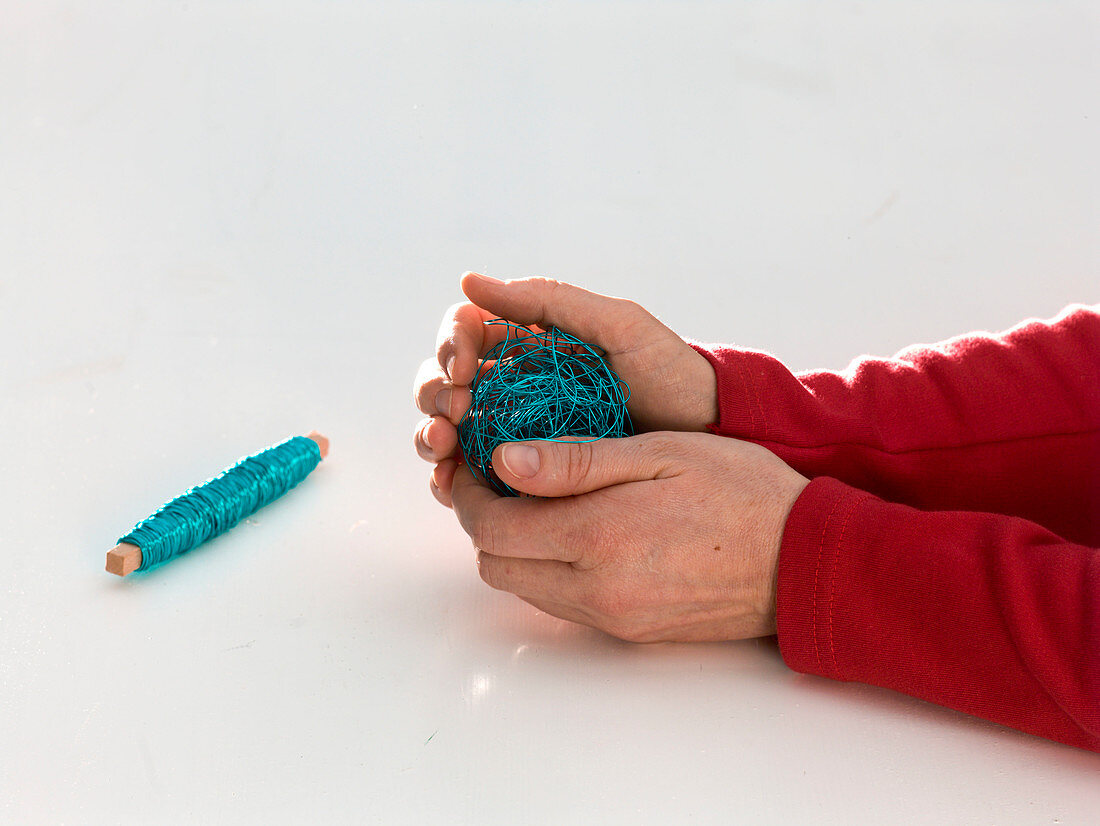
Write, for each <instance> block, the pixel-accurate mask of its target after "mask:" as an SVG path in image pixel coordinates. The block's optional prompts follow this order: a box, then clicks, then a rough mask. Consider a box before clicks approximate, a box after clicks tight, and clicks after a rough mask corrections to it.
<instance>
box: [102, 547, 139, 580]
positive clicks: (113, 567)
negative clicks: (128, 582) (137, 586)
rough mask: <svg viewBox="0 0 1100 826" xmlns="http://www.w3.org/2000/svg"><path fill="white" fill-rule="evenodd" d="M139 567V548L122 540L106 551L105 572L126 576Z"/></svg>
mask: <svg viewBox="0 0 1100 826" xmlns="http://www.w3.org/2000/svg"><path fill="white" fill-rule="evenodd" d="M140 567H141V548H139V547H138V546H137V545H130V544H129V543H126V542H123V543H122V544H121V545H115V546H114V547H113V548H111V550H109V551H107V573H109V574H118V575H119V576H126V575H127V574H132V573H133V572H134V571H136V570H137V569H138V568H140Z"/></svg>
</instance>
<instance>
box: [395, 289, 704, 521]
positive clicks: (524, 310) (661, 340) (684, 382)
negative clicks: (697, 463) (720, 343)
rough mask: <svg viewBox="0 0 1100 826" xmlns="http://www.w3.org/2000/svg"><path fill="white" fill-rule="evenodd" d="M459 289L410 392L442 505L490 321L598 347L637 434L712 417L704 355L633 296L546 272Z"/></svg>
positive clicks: (494, 337)
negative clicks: (562, 334)
mask: <svg viewBox="0 0 1100 826" xmlns="http://www.w3.org/2000/svg"><path fill="white" fill-rule="evenodd" d="M462 290H463V292H465V293H466V296H467V297H468V298H469V299H470V302H472V303H464V304H456V305H455V306H454V307H452V308H451V309H450V310H449V311H448V312H447V314H446V315H445V316H444V318H443V323H442V325H441V326H440V328H439V337H438V340H437V346H436V354H435V357H434V358H430V359H428V360H427V361H425V362H424V363H423V364H422V365H421V367H420V371H419V373H418V374H417V377H416V382H415V385H414V388H413V392H414V395H415V397H416V404H417V407H419V408H420V410H421V411H422V412H423V413H425V414H426V415H427V416H428V417H429V418H428V419H425V420H424V421H422V422H421V423H420V425H419V426H418V427H417V431H416V436H415V443H416V449H417V452H418V453H419V454H420V456H421V458H423V459H425V460H427V461H429V462H435V463H436V467H435V469H434V470H433V472H432V476H431V480H430V481H431V488H432V493H433V494H435V496H436V498H437V499H439V501H440V502H442V503H443V504H445V505H448V506H449V505H450V504H451V484H452V481H453V478H454V473H455V468H456V467H457V466H458V463H457V462H456V461H455V460H454V458H453V456H454V453H455V449H456V446H457V444H458V431H457V429H456V425H457V424H458V422H459V420H460V419H461V418H462V416H463V414H464V413H465V412H466V410H467V408H469V406H470V398H471V397H470V389H469V385H470V382H471V381H473V378H474V374H475V373H476V372H477V369H478V366H479V364H480V360H481V358H482V357H484V356H485V354H486V353H487V352H488V351H489V349H490V348H491V347H492V346H493V345H495V344H497V343H498V342H499V341H501V339H502V338H503V336H504V330H503V329H502V328H501V327H487V326H485V323H484V322H485V321H488V320H489V319H491V318H497V317H500V318H505V319H507V320H509V321H512V322H515V323H517V324H524V325H527V326H531V327H533V328H534V329H535V330H543V329H545V328H546V327H547V326H549V325H554V326H557V327H560V328H561V329H563V330H565V331H567V332H569V333H572V334H573V335H575V336H577V337H578V338H580V339H582V340H583V341H586V342H588V343H589V344H595V345H597V346H599V347H601V348H603V349H604V350H605V351H606V355H607V360H608V362H609V363H610V364H611V367H612V369H613V370H615V372H616V373H618V374H619V377H620V378H621V379H622V380H623V381H625V382H626V383H627V384H628V385H629V386H630V401H629V403H628V405H627V406H628V409H629V410H630V417H631V419H632V421H633V423H634V427H635V430H636V431H637V432H645V431H652V430H678V431H702V430H704V429H705V428H706V425H707V424H709V423H711V422H713V421H715V420H717V418H718V396H717V381H716V379H715V376H714V370H713V369H712V368H711V366H710V364H709V363H708V362H707V360H706V359H705V358H703V357H702V356H701V355H699V353H697V352H696V351H695V350H694V349H692V348H691V347H690V346H689V345H688V344H687V343H685V342H684V340H683V339H682V338H680V337H679V336H678V335H676V333H674V332H673V331H672V330H670V329H669V328H668V327H666V326H665V325H664V324H662V323H661V322H660V321H658V320H657V319H656V318H654V317H653V316H652V315H650V314H649V313H648V312H646V311H645V310H644V309H642V308H641V307H640V306H638V305H637V304H635V303H634V302H632V301H626V300H624V299H621V298H610V297H608V296H604V295H598V294H596V293H591V292H588V291H587V290H583V289H581V288H580V287H574V286H573V285H571V284H565V283H562V282H559V281H552V280H549V279H546V278H528V279H520V280H515V281H499V280H497V279H495V278H490V277H488V276H485V275H477V274H475V273H466V274H465V275H464V276H463V277H462Z"/></svg>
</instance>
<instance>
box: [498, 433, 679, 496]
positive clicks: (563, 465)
mask: <svg viewBox="0 0 1100 826" xmlns="http://www.w3.org/2000/svg"><path fill="white" fill-rule="evenodd" d="M677 436H679V434H672V433H644V434H642V435H640V436H629V437H626V438H622V439H600V440H599V441H596V442H585V441H577V442H550V441H538V442H508V443H506V444H503V445H499V446H498V447H497V448H496V450H494V451H493V470H494V472H495V473H496V474H497V476H498V477H499V478H500V480H501V481H502V482H504V483H505V484H506V485H509V486H510V487H513V488H515V489H516V490H519V491H522V492H524V493H530V494H533V495H535V496H572V495H575V494H581V493H589V492H591V491H594V490H599V489H600V488H606V487H610V486H612V485H621V484H625V483H626V482H642V481H650V480H653V479H660V478H664V477H666V476H673V475H675V474H676V473H677V472H678V469H679V466H680V462H679V460H678V459H679V457H678V454H679V452H680V451H679V450H678V446H677V444H676V439H677Z"/></svg>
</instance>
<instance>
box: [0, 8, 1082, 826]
mask: <svg viewBox="0 0 1100 826" xmlns="http://www.w3.org/2000/svg"><path fill="white" fill-rule="evenodd" d="M1098 30H1100V18H1098V13H1097V7H1096V6H1095V4H1090V3H1085V2H1081V3H1067V4H1054V5H1050V4H1046V3H1023V2H998V3H981V4H972V3H963V4H957V3H930V4H929V3H888V4H877V3H870V2H868V3H834V4H817V3H810V2H808V3H783V4H776V5H773V4H738V3H719V4H696V3H679V2H677V3H673V2H670V3H657V4H648V3H624V4H609V3H591V2H588V3H577V4H557V3H545V2H521V3H505V2H485V3H457V2H456V3H431V4H426V3H416V4H400V5H399V4H387V5H371V4H363V3H355V2H347V3H320V2H288V3H278V4H273V3H266V2H265V3H249V2H235V3H206V2H186V3H149V2H132V3H123V4H108V3H97V4H84V3H76V2H73V3H61V4H56V3H11V2H0V344H2V347H3V350H2V352H3V356H2V357H0V427H2V430H3V433H4V434H5V438H4V443H3V448H2V455H3V461H2V464H0V467H2V469H3V473H2V474H0V502H2V505H0V550H2V551H3V558H4V562H3V566H2V567H0V822H3V823H49V824H53V823H75V824H83V823H92V824H97V823H250V822H262V823H306V822H313V823H362V822H371V823H375V822H377V823H536V824H538V823H620V822H621V823H633V822H641V823H661V824H667V823H687V822H690V823H731V822H743V823H775V824H790V823H810V822H812V823H836V824H850V823H901V822H908V823H935V824H942V823H998V824H1003V823H1044V824H1045V823H1066V824H1069V823H1075V824H1084V823H1096V822H1097V820H1096V819H1097V817H1098V814H1097V813H1098V812H1100V755H1095V754H1089V753H1087V752H1084V751H1080V750H1075V749H1072V748H1069V747H1067V746H1063V745H1058V744H1055V743H1052V742H1048V741H1045V740H1041V739H1038V738H1035V737H1030V736H1027V735H1023V734H1020V733H1017V732H1013V731H1010V730H1006V729H1004V728H1002V727H999V726H995V725H992V724H990V723H987V722H983V721H981V720H977V719H973V718H969V717H965V716H963V715H961V714H957V713H955V712H952V711H948V710H944V709H940V708H937V707H935V706H932V705H929V704H926V703H922V702H919V701H916V700H913V699H910V698H907V697H904V696H901V695H898V694H895V693H892V692H889V691H886V690H883V689H878V688H872V687H868V686H860V685H855V684H840V683H834V682H830V681H827V680H824V679H819V678H815V677H807V676H802V675H798V674H795V673H794V672H792V671H790V670H789V669H788V668H787V667H786V666H785V665H784V664H783V662H782V660H781V658H780V656H779V653H778V649H777V646H776V643H775V641H774V639H772V640H761V641H748V642H741V643H728V644H708V645H654V646H636V645H629V644H625V643H621V642H618V641H616V640H613V639H610V638H608V637H605V636H603V635H601V634H599V633H597V632H595V631H592V630H589V629H586V628H581V627H578V626H573V625H570V624H566V623H563V622H560V621H558V620H555V619H553V618H550V617H547V616H545V615H542V614H539V613H537V612H536V611H535V610H534V609H532V608H530V607H528V606H527V605H525V604H524V603H522V602H520V601H519V600H517V599H515V598H513V597H510V596H508V595H506V594H502V593H498V592H495V591H492V590H490V589H489V588H488V587H486V586H485V585H484V584H483V583H482V582H481V581H480V579H479V578H478V577H477V575H476V572H475V567H474V561H473V556H474V555H473V552H472V550H471V548H470V546H469V543H468V541H467V539H466V537H465V535H464V534H462V532H461V531H460V529H459V528H458V526H457V524H456V522H455V521H454V519H453V516H452V514H451V513H450V512H449V511H445V510H444V509H442V508H440V507H439V506H437V505H436V504H435V502H434V500H433V499H432V498H431V496H430V494H429V493H428V489H427V483H426V477H427V468H426V466H424V465H423V464H422V463H421V462H419V460H417V459H416V457H415V455H414V453H413V451H412V447H411V433H412V429H413V427H414V425H415V423H416V421H417V420H418V418H419V416H418V414H417V413H416V412H415V410H414V409H413V406H412V403H411V393H410V390H411V384H412V379H413V373H414V370H415V367H416V365H417V363H418V362H419V361H420V360H421V359H422V358H424V357H426V356H427V355H428V354H429V352H430V350H431V347H432V343H433V339H434V333H435V329H436V326H437V324H438V319H439V316H440V315H441V313H442V311H443V310H444V308H445V307H446V306H447V305H448V304H450V303H452V302H453V301H456V300H458V298H459V295H458V291H457V278H458V275H459V274H460V273H461V272H462V271H463V270H465V269H477V270H481V271H485V272H488V273H491V274H494V275H498V276H504V277H511V276H520V275H534V274H551V275H554V276H557V277H559V278H563V279H567V280H571V281H575V282H577V283H580V284H583V285H585V286H587V287H589V288H591V289H595V290H598V291H601V292H606V293H612V294H618V295H628V296H631V297H633V298H636V299H638V300H639V301H641V302H642V303H643V304H645V305H646V306H648V307H650V308H651V309H652V310H653V311H655V312H656V313H657V314H659V315H660V316H661V317H662V318H663V319H664V320H665V321H666V322H667V323H669V324H670V325H671V326H673V327H674V328H675V329H677V330H678V331H680V332H681V333H683V334H684V335H688V336H692V337H695V338H698V339H704V340H724V341H735V342H738V343H741V344H745V345H751V346H755V347H762V348H766V349H770V350H771V351H773V352H775V353H777V354H778V355H780V356H781V357H782V358H784V359H785V360H786V361H787V362H788V363H789V364H790V365H791V366H792V367H794V368H810V367H835V368H839V367H843V366H844V365H845V364H846V363H847V361H848V360H849V359H850V358H851V357H853V356H855V355H857V354H859V353H863V352H870V353H876V354H883V355H886V354H889V353H891V352H893V351H895V350H897V349H898V348H900V347H902V346H904V345H906V344H910V343H913V342H917V341H934V340H938V339H940V338H943V337H946V336H949V335H952V334H955V333H960V332H965V331H967V330H970V329H976V328H986V329H1000V328H1004V327H1007V326H1009V325H1011V324H1013V323H1015V322H1016V321H1019V320H1021V319H1023V318H1025V317H1027V316H1033V315H1037V316H1050V315H1053V314H1055V313H1056V312H1057V311H1058V310H1059V309H1061V307H1062V306H1063V305H1065V304H1067V303H1069V302H1071V301H1089V302H1095V301H1097V300H1100V275H1098V267H1097V262H1098V261H1100V231H1098V229H1097V228H1098V226H1100V208H1098V203H1100V198H1098V193H1100V185H1098V184H1100V172H1098V165H1097V162H1096V151H1097V147H1098V146H1100V110H1098V107H1097V102H1098V101H1100V79H1098V57H1097V55H1098V49H1097V46H1098ZM312 428H317V429H319V430H321V431H322V432H324V433H326V434H328V435H329V436H330V437H331V439H332V454H331V456H330V458H329V459H328V460H327V461H326V462H325V463H324V464H323V465H322V466H321V467H320V468H319V469H318V470H317V471H316V472H315V473H314V474H313V476H312V477H311V478H310V479H309V480H308V481H307V482H306V483H304V484H303V485H302V486H301V487H299V488H298V489H297V490H295V491H294V492H293V493H292V494H290V495H289V496H287V497H286V498H285V499H283V500H281V501H280V502H278V503H277V504H275V505H273V506H272V507H270V508H268V509H267V510H265V511H263V512H262V513H260V514H258V515H257V516H256V517H254V518H252V519H251V520H249V522H248V523H247V524H244V525H241V526H240V527H238V528H237V529H236V530H234V531H233V532H232V533H230V534H229V535H227V536H224V537H222V538H220V539H218V540H216V541H214V542H213V543H211V544H209V545H207V546H205V547H204V548H202V549H201V550H198V551H195V552H193V553H191V554H190V555H188V556H186V557H184V558H181V559H179V560H176V561H175V562H173V563H172V564H170V565H168V566H164V567H162V568H160V569H158V570H155V571H153V572H150V573H146V574H141V575H135V576H133V577H131V578H127V579H125V580H122V579H118V578H116V577H113V576H110V575H108V574H106V573H105V572H104V571H103V555H104V552H105V551H106V550H107V549H108V548H109V547H110V546H111V545H112V544H113V543H114V541H115V539H116V538H117V537H118V536H119V535H120V534H121V533H123V532H125V531H126V530H127V529H128V528H129V527H130V525H131V524H132V523H133V522H135V521H136V520H138V519H141V518H143V517H144V516H146V515H148V514H149V513H150V512H151V511H152V510H153V509H155V507H156V506H158V505H159V504H160V503H161V502H162V501H163V500H165V499H167V498H170V497H172V496H174V495H176V494H178V493H180V492H182V491H183V490H184V489H185V488H186V487H188V486H189V485H191V484H194V483H196V482H198V481H200V480H202V479H204V478H206V477H208V476H209V475H211V474H212V473H214V472H216V471H218V470H219V469H220V468H222V467H223V466H225V465H226V464H229V463H230V462H232V461H233V460H235V459H236V458H237V457H238V456H240V455H242V454H246V453H251V452H254V451H256V450H258V449H260V448H262V447H264V446H265V445H267V444H270V443H273V442H275V441H278V440H280V439H282V438H285V437H286V436H289V435H292V434H295V433H305V432H306V431H308V430H310V429H312Z"/></svg>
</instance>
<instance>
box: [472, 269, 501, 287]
mask: <svg viewBox="0 0 1100 826" xmlns="http://www.w3.org/2000/svg"><path fill="white" fill-rule="evenodd" d="M466 274H467V275H472V276H473V277H474V278H477V279H479V280H481V281H484V282H485V283H486V284H503V283H504V282H503V281H501V280H500V279H499V278H493V276H491V275H482V274H481V273H479V272H470V273H466Z"/></svg>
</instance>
